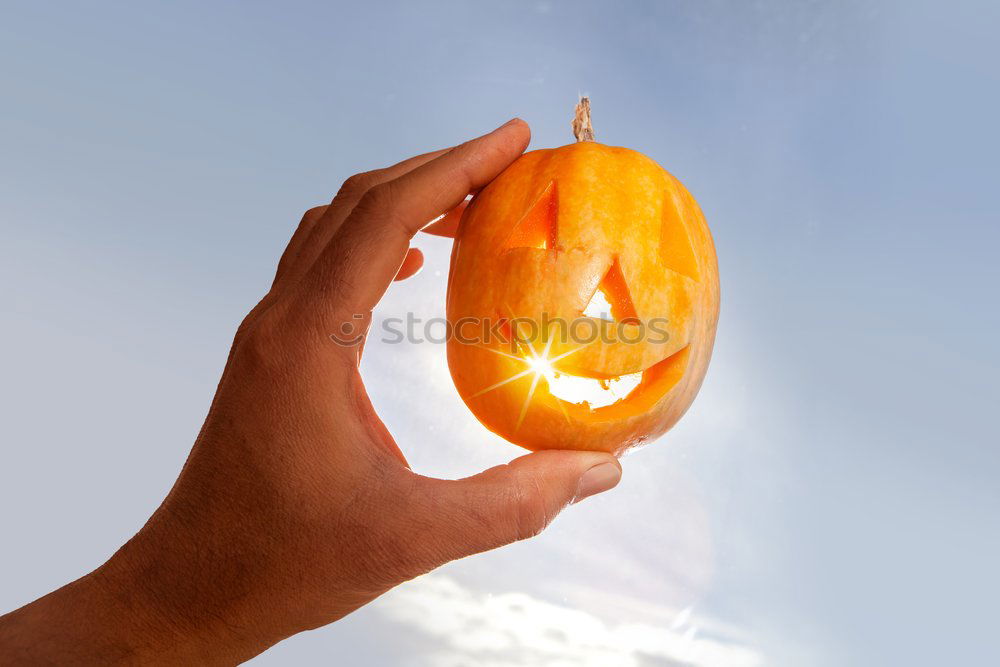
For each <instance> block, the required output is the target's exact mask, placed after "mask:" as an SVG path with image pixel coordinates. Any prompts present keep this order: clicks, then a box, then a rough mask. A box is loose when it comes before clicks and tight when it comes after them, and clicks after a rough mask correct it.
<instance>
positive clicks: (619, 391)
mask: <svg viewBox="0 0 1000 667" xmlns="http://www.w3.org/2000/svg"><path fill="white" fill-rule="evenodd" d="M687 353H688V348H687V346H685V347H684V348H682V349H681V350H680V351H678V352H676V353H675V354H673V355H671V356H669V357H667V358H665V359H662V360H660V361H658V362H657V363H655V364H653V365H652V366H650V367H649V368H646V369H645V370H641V371H636V372H634V373H627V374H624V375H618V376H613V377H590V376H585V375H573V374H571V373H566V372H563V371H559V370H556V369H555V368H554V367H553V366H552V364H550V363H549V362H548V361H546V360H544V359H533V360H529V362H528V363H529V365H530V366H531V367H532V369H533V370H534V371H535V372H536V373H537V374H538V375H539V376H540V377H541V379H544V381H545V383H546V385H547V387H548V393H549V394H550V395H551V396H552V397H553V398H556V399H559V400H560V401H563V402H565V403H569V404H571V405H573V406H577V407H580V408H584V409H589V410H591V411H594V410H598V409H601V408H608V407H610V406H616V405H619V404H624V403H626V402H628V400H629V399H630V398H637V399H638V398H639V396H640V395H641V394H643V393H647V394H648V393H649V392H648V391H647V390H649V389H652V388H653V387H654V386H655V387H657V388H658V389H660V390H661V391H663V390H666V389H668V388H669V387H671V386H673V384H675V383H676V381H677V380H679V379H680V376H679V375H678V374H677V373H676V372H671V371H676V370H677V369H680V368H683V366H684V365H686V363H687ZM668 375H669V376H671V377H670V378H667V377H666V376H668Z"/></svg>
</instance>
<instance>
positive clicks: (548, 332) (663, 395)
mask: <svg viewBox="0 0 1000 667" xmlns="http://www.w3.org/2000/svg"><path fill="white" fill-rule="evenodd" d="M598 292H600V296H601V297H602V299H603V301H602V303H603V304H604V306H605V309H604V310H605V312H603V313H602V315H601V316H600V317H595V316H592V315H593V313H592V312H591V310H590V306H591V305H592V304H593V303H594V301H593V299H594V297H595V296H596V295H597V294H598ZM608 306H609V307H610V308H608ZM607 311H610V312H607ZM718 313H719V279H718V268H717V265H716V258H715V248H714V246H713V243H712V238H711V234H710V233H709V230H708V226H707V224H706V223H705V219H704V217H703V215H702V213H701V209H700V208H699V207H698V204H697V202H695V200H694V198H693V197H692V196H691V195H690V193H688V191H687V190H686V189H685V188H684V186H683V185H681V184H680V182H678V181H677V180H676V179H675V178H674V177H673V176H671V175H670V174H669V173H667V172H666V171H665V170H664V169H663V168H662V167H660V166H659V165H658V164H657V163H656V162H654V161H653V160H651V159H649V158H648V157H646V156H645V155H642V154H641V153H638V152H636V151H633V150H629V149H626V148H619V147H613V146H606V145H603V144H599V143H596V142H593V141H582V142H578V143H575V144H570V145H568V146H563V147H561V148H555V149H547V150H537V151H532V152H529V153H526V154H524V155H523V156H521V157H520V158H519V159H518V160H517V161H515V162H514V163H513V164H512V165H511V166H510V167H508V168H507V169H506V170H505V171H504V172H503V173H502V174H500V176H498V177H497V178H496V179H495V180H494V181H493V182H492V183H490V184H489V185H488V186H486V187H485V188H483V190H481V191H480V192H479V193H478V194H477V195H476V196H475V197H474V198H473V200H472V201H471V202H470V203H469V206H468V207H467V209H466V211H465V214H464V215H463V217H462V221H461V223H460V225H459V229H458V233H457V235H456V238H455V244H454V248H453V250H452V257H451V271H450V274H449V280H448V303H447V314H448V320H449V323H450V324H451V325H452V327H453V330H455V331H457V332H458V333H460V334H462V335H461V336H455V335H453V336H451V337H450V338H449V341H448V365H449V368H450V369H451V374H452V378H453V380H454V382H455V386H456V388H457V389H458V392H459V394H460V395H461V396H462V399H463V400H464V401H465V403H466V405H468V406H469V409H471V410H472V412H473V414H475V415H476V417H477V418H478V419H479V420H480V421H481V422H482V423H483V424H484V425H485V426H486V427H487V428H489V429H490V430H491V431H493V432H494V433H496V434H498V435H500V436H501V437H503V438H505V439H507V440H509V441H511V442H513V443H515V444H518V445H521V446H522V447H525V448H527V449H532V450H539V449H580V450H601V451H607V452H611V453H613V454H622V453H624V452H625V451H626V450H628V449H630V448H632V447H636V446H638V445H641V444H643V443H645V442H648V441H650V440H652V439H654V438H656V437H657V436H659V435H661V434H663V433H664V432H666V431H667V430H668V429H669V428H670V427H671V426H673V425H674V424H675V423H676V422H677V420H678V419H680V417H681V416H682V415H683V413H684V412H685V410H687V408H688V407H689V406H690V405H691V402H692V401H693V400H694V397H695V394H696V393H697V392H698V389H699V387H700V386H701V382H702V379H703V378H704V376H705V372H706V370H707V368H708V362H709V358H710V357H711V353H712V345H713V343H714V340H715V328H716V323H717V321H718ZM498 320H501V323H502V325H503V327H506V329H502V328H501V330H504V331H506V332H508V334H509V333H510V332H511V329H510V327H511V323H513V325H514V326H515V327H517V335H518V338H519V339H524V340H522V342H521V344H518V343H513V344H511V343H510V342H507V341H504V340H497V339H496V338H495V337H494V339H493V340H482V339H480V340H475V341H473V342H470V334H471V333H472V332H477V331H478V332H479V333H482V330H483V329H484V328H485V327H480V328H479V329H477V328H476V325H475V324H469V322H483V321H485V322H489V323H491V324H492V323H495V322H497V321H498ZM528 321H534V322H536V323H538V325H539V326H538V327H537V329H532V328H531V326H530V325H528V324H527V322H528ZM553 321H562V322H564V323H569V324H570V325H572V326H570V327H568V329H569V332H570V333H569V335H566V334H565V333H561V331H562V330H560V329H559V328H558V326H563V327H564V329H565V328H567V327H566V325H555V324H552V322H553ZM654 321H655V322H656V323H657V324H656V331H657V333H656V334H653V333H652V326H653V324H652V323H653V322H654ZM462 322H466V324H461V323H462ZM519 322H520V323H519ZM574 322H575V323H576V324H573V323H574ZM574 327H576V329H575V331H576V332H577V333H578V335H577V336H576V337H574V336H573V335H572V333H573V331H574ZM640 327H645V328H644V329H643V328H640ZM595 331H596V332H600V334H603V333H607V334H609V335H600V334H599V335H598V336H597V337H596V339H595V340H592V342H590V338H588V336H589V335H590V334H592V333H593V332H595ZM615 332H618V335H617V336H615V335H614V334H615ZM641 332H645V334H646V335H644V336H642V340H640V341H639V342H635V341H636V338H637V334H638V333H641ZM472 338H474V336H472ZM623 339H624V340H623ZM533 357H544V358H545V359H548V360H550V362H549V363H548V364H542V365H537V364H533V363H529V360H530V359H531V358H533ZM543 371H544V372H543ZM626 380H627V381H628V382H626ZM567 383H568V384H567ZM625 384H629V387H631V389H630V390H628V391H626V389H622V390H621V392H619V393H621V394H624V395H623V396H621V397H619V398H617V399H616V398H615V397H614V396H612V397H611V398H610V399H599V398H587V399H582V398H581V396H590V394H587V393H586V392H583V393H580V392H577V393H576V394H573V393H572V392H570V394H569V395H567V394H566V392H565V391H563V392H560V391H558V390H557V389H559V388H561V387H564V386H572V387H577V386H586V387H592V386H597V385H600V387H601V389H595V390H594V393H597V394H601V395H602V396H604V395H606V394H607V392H606V391H603V390H604V389H606V388H607V387H610V386H616V387H617V386H619V385H621V386H623V387H624V385H625ZM559 396H562V397H561V398H560V397H559Z"/></svg>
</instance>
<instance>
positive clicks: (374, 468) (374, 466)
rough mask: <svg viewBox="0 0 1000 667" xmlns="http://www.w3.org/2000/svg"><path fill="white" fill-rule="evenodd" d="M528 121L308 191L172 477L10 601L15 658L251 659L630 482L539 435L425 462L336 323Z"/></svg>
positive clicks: (376, 293) (412, 261) (413, 254)
mask: <svg viewBox="0 0 1000 667" xmlns="http://www.w3.org/2000/svg"><path fill="white" fill-rule="evenodd" d="M528 140H529V130H528V127H527V125H526V124H525V123H524V122H522V121H519V120H514V121H511V122H510V123H507V124H506V125H504V126H502V127H500V128H498V129H497V130H494V131H493V132H491V133H490V134H487V135H485V136H483V137H480V138H478V139H475V140H473V141H470V142H468V143H465V144H463V145H461V146H458V147H455V148H452V149H450V150H443V151H437V152H434V153H428V154H426V155H420V156H417V157H414V158H411V159H409V160H405V161H404V162H401V163H399V164H397V165H394V166H391V167H388V168H386V169H380V170H376V171H372V172H368V173H365V174H359V175H357V176H353V177H351V178H350V179H348V180H347V182H346V183H344V185H343V187H342V188H341V189H340V191H339V192H338V194H337V196H336V197H335V198H334V200H333V202H332V203H331V204H330V205H329V206H322V207H319V208H315V209H312V210H310V211H308V212H307V213H306V214H305V216H304V217H303V219H302V222H301V223H300V224H299V227H298V229H297V230H296V231H295V234H294V236H293V237H292V239H291V241H290V242H289V244H288V248H287V249H286V250H285V252H284V255H283V256H282V258H281V261H280V263H279V265H278V270H277V275H276V277H275V280H274V284H273V286H272V287H271V290H270V291H269V293H268V294H267V295H266V296H265V297H264V299H263V300H262V301H261V302H260V303H259V304H258V305H257V306H256V307H255V308H254V309H253V311H252V312H251V313H250V314H249V315H248V316H247V318H246V319H245V320H244V322H243V324H242V325H241V326H240V328H239V330H238V332H237V334H236V338H235V342H234V343H233V348H232V351H231V353H230V357H229V361H228V363H227V365H226V369H225V371H224V373H223V376H222V380H221V381H220V383H219V388H218V392H217V394H216V396H215V399H214V401H213V403H212V407H211V410H210V412H209V415H208V417H207V419H206V421H205V425H204V427H203V428H202V431H201V433H200V435H199V437H198V440H197V442H196V443H195V445H194V448H193V449H192V451H191V454H190V457H189V458H188V461H187V463H186V464H185V466H184V469H183V470H182V472H181V474H180V477H179V478H178V480H177V482H176V484H175V485H174V487H173V489H172V490H171V492H170V494H169V495H168V496H167V498H166V499H165V500H164V502H163V504H162V505H161V507H160V508H159V509H158V510H157V511H156V513H155V514H154V515H153V517H152V518H151V519H150V520H149V522H148V523H147V524H146V525H145V526H144V527H143V528H142V530H141V531H140V532H139V533H138V534H137V535H136V536H135V537H134V538H133V539H132V540H130V541H129V542H128V543H127V544H126V545H125V546H124V547H122V549H121V550H119V551H118V553H116V554H115V555H114V556H113V557H112V558H111V559H110V560H109V561H108V562H107V563H106V564H104V565H103V566H102V567H100V568H99V569H98V570H96V571H95V572H93V573H91V574H89V575H87V576H86V577H84V578H83V579H80V580H78V581H76V582H74V583H72V584H69V585H68V586H66V587H64V588H62V589H60V590H58V591H56V592H54V593H52V594H50V595H48V596H46V597H44V598H42V599H41V600H38V601H36V602H34V603H32V604H30V605H28V606H26V607H24V608H22V609H20V610H18V611H16V612H13V613H11V614H8V615H7V616H5V617H3V618H2V619H0V663H4V664H8V663H17V662H26V663H36V662H53V663H60V664H63V663H74V664H78V663H106V662H139V663H182V662H183V663H191V662H196V663H199V664H202V663H229V664H231V663H235V662H239V661H242V660H245V659H248V658H250V657H252V656H254V655H256V654H257V653H259V652H261V651H263V650H264V649H266V648H267V647H268V646H271V645H272V644H274V643H276V642H278V641H280V640H281V639H283V638H285V637H288V636H290V635H292V634H295V633H297V632H300V631H302V630H306V629H309V628H315V627H318V626H321V625H325V624H327V623H330V622H332V621H335V620H337V619H339V618H341V617H342V616H344V615H345V614H348V613H350V612H351V611H353V610H355V609H357V608H358V607H360V606H361V605H364V604H365V603H367V602H369V601H371V600H373V599H374V598H376V597H377V596H379V595H381V594H382V593H384V592H385V591H387V590H389V589H390V588H392V587H393V586H396V585H397V584H399V583H402V582H404V581H406V580H408V579H411V578H413V577H415V576H417V575H420V574H422V573H425V572H428V571H429V570H432V569H434V568H435V567H438V566H439V565H442V564H444V563H447V562H448V561H450V560H453V559H456V558H460V557H462V556H467V555H470V554H474V553H477V552H481V551H485V550H488V549H493V548H495V547H499V546H501V545H504V544H507V543H509V542H513V541H515V540H519V539H523V538H527V537H530V536H532V535H535V534H537V533H538V532H540V531H541V530H542V529H543V528H544V527H545V526H546V525H547V524H548V523H549V522H550V521H551V520H552V518H553V517H554V516H555V515H556V514H557V513H558V512H559V511H560V510H562V509H563V507H565V506H566V505H567V504H569V503H572V502H574V501H576V500H580V499H582V498H584V497H586V496H588V495H591V494H594V493H597V492H600V491H604V490H606V489H609V488H611V487H613V486H614V485H615V484H617V482H618V479H619V477H620V475H621V468H620V466H619V464H618V462H617V461H616V460H615V458H614V457H612V456H610V455H608V454H604V453H597V452H569V451H545V452H537V453H533V454H528V455H526V456H522V457H520V458H518V459H515V460H514V461H512V462H511V463H510V464H508V465H504V466H500V467H496V468H492V469H490V470H487V471H485V472H483V473H480V474H478V475H475V476H474V477H469V478H467V479H461V480H455V481H447V480H439V479H431V478H428V477H424V476H421V475H419V474H417V473H414V472H413V471H411V470H410V469H409V467H408V466H407V464H406V460H405V458H404V457H403V455H402V453H401V451H400V449H399V447H397V445H396V443H395V442H394V441H393V439H392V436H390V435H389V433H388V431H387V430H386V428H385V427H384V425H383V424H382V422H381V421H380V420H379V418H378V416H377V415H376V414H375V411H374V409H373V408H372V405H371V403H370V402H369V400H368V396H367V394H366V393H365V388H364V385H363V384H362V381H361V377H360V375H359V373H358V361H359V358H360V355H361V346H362V344H361V343H359V344H358V345H355V346H350V347H345V346H342V345H338V344H336V343H334V342H333V340H331V337H330V335H331V333H334V332H339V331H342V330H343V329H342V327H343V325H344V324H345V323H350V324H352V325H355V326H356V325H358V324H359V321H358V320H356V319H355V317H354V316H355V315H356V314H360V315H362V316H363V318H362V321H361V325H362V326H366V325H367V324H368V322H369V320H370V314H371V310H372V309H373V308H374V307H375V305H376V304H377V303H378V301H379V299H380V298H381V297H382V295H383V293H384V292H385V290H386V289H387V288H388V286H389V285H390V283H391V282H392V280H393V278H394V277H397V278H405V277H407V276H409V275H412V274H413V273H415V272H416V270H418V269H419V267H420V264H421V263H422V256H421V255H420V253H419V251H418V250H416V249H411V248H410V247H409V243H410V240H411V239H412V237H413V236H414V234H416V232H418V231H419V230H420V229H421V228H423V227H425V226H426V225H427V224H428V222H429V221H431V220H434V219H436V218H438V217H439V216H440V215H441V214H443V213H445V212H447V211H452V210H454V209H456V207H460V206H461V205H462V202H463V201H464V200H465V198H466V196H467V195H468V194H469V193H470V192H473V191H475V190H477V189H479V188H481V187H483V186H484V185H486V184H487V183H489V182H490V181H491V180H492V179H493V178H494V177H495V176H497V174H499V173H500V172H501V171H502V170H503V169H504V168H505V167H507V166H508V165H509V164H510V163H511V162H512V161H514V160H515V159H516V158H517V157H518V156H519V155H520V154H521V153H522V152H523V151H524V149H525V148H526V147H527V145H528ZM459 210H460V209H459ZM457 217H458V214H456V213H452V214H449V215H448V216H447V217H446V218H445V219H444V221H443V222H439V223H437V224H436V225H435V227H434V229H433V230H432V231H436V232H437V233H444V234H448V233H449V232H450V231H451V230H452V229H453V226H454V221H455V220H456V219H457ZM405 437H406V440H407V441H410V442H414V441H416V442H419V441H420V439H421V437H422V434H419V433H408V434H406V436H405Z"/></svg>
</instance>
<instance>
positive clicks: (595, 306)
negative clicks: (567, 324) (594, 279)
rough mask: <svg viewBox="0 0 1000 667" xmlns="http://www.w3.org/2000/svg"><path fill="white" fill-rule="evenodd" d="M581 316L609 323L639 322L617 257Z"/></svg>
mask: <svg viewBox="0 0 1000 667" xmlns="http://www.w3.org/2000/svg"><path fill="white" fill-rule="evenodd" d="M583 314H584V315H585V316H587V317H596V318H599V319H602V320H607V321H609V322H626V323H627V322H638V321H639V316H638V315H637V314H636V312H635V306H634V305H633V304H632V296H631V295H630V294H629V291H628V285H626V284H625V276H624V275H622V267H621V265H620V264H619V263H618V258H617V257H616V258H615V261H614V262H612V263H611V268H610V269H608V272H607V273H605V274H604V277H603V278H602V279H601V282H600V283H598V285H597V289H596V290H595V291H594V294H593V296H591V297H590V302H589V303H588V304H587V307H586V308H584V310H583Z"/></svg>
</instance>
